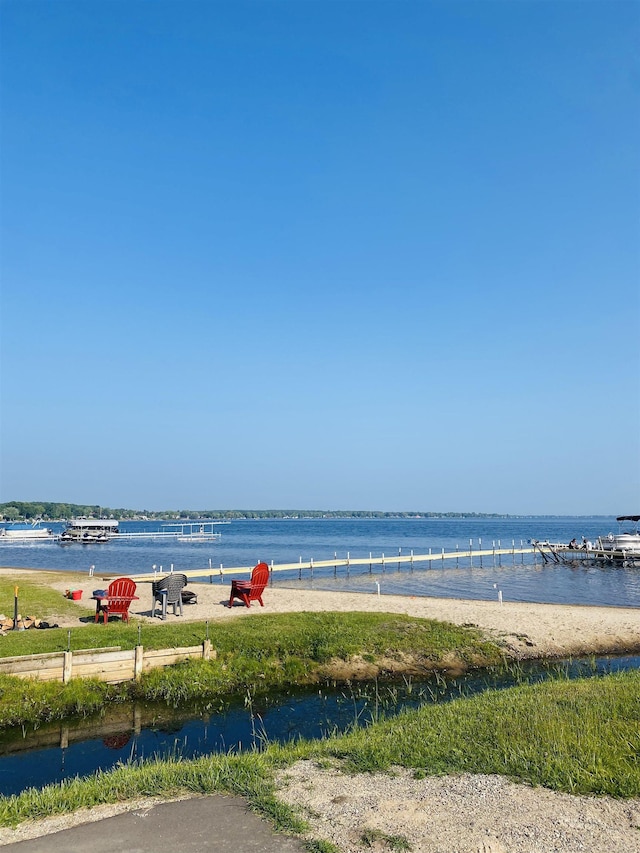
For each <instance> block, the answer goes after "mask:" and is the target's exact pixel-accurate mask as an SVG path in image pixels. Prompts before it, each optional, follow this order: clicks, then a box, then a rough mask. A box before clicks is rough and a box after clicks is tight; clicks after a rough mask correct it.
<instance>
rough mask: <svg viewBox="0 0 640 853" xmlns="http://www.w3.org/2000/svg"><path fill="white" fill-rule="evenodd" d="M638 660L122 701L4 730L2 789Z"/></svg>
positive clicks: (631, 665)
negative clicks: (172, 700)
mask: <svg viewBox="0 0 640 853" xmlns="http://www.w3.org/2000/svg"><path fill="white" fill-rule="evenodd" d="M639 666H640V658H638V657H630V656H627V657H619V658H602V659H593V660H589V661H565V662H560V663H555V664H550V665H546V666H545V665H542V664H534V663H529V664H524V665H520V666H518V667H515V668H514V669H512V670H508V671H500V670H496V671H490V670H479V671H477V672H471V673H468V674H466V675H464V676H461V677H459V678H456V679H448V678H446V677H443V676H442V675H439V676H434V677H432V678H431V679H428V680H424V681H412V680H403V681H401V682H395V683H388V682H387V683H384V682H379V683H374V684H363V685H357V684H356V685H350V686H344V685H343V686H335V685H331V684H327V685H321V686H316V687H314V688H308V689H297V688H294V689H291V690H288V691H286V692H281V693H272V694H269V695H266V696H260V697H257V696H251V695H247V697H245V699H244V700H240V701H233V702H221V703H220V706H219V707H217V708H216V709H215V710H214V711H213V713H212V710H211V709H210V708H209V709H207V710H198V709H197V708H193V707H190V708H188V709H184V708H183V709H171V708H168V707H167V706H166V705H162V706H161V705H136V706H131V705H129V706H116V707H112V708H108V709H107V710H106V712H105V714H104V715H102V716H100V717H97V718H93V719H82V720H75V721H74V720H70V721H65V722H64V723H63V724H61V723H55V724H45V725H40V726H38V728H37V729H35V730H29V729H27V728H25V729H24V730H20V729H18V730H16V729H14V730H12V731H9V732H4V733H2V734H1V735H0V794H4V795H10V794H17V793H19V792H20V791H23V790H24V789H25V788H28V787H37V788H41V787H42V786H44V785H46V784H50V783H55V782H60V781H62V780H64V779H71V778H73V777H74V776H86V775H88V774H90V773H93V772H94V771H96V770H98V769H103V770H108V769H110V768H111V767H114V766H115V765H116V764H118V763H120V762H122V763H127V762H129V761H141V760H144V759H149V758H154V757H168V756H182V757H184V758H195V757H197V756H201V755H208V754H211V753H216V752H229V751H232V752H237V751H241V750H243V749H260V748H261V747H263V746H264V745H265V744H266V743H268V742H271V743H273V742H278V743H286V742H288V741H292V740H296V739H299V738H307V739H314V738H320V737H324V736H326V735H328V734H332V733H334V732H344V731H346V730H347V729H349V728H351V727H353V726H355V725H358V726H362V725H368V724H369V723H370V722H372V721H374V720H378V719H380V718H381V717H383V716H387V717H388V716H393V715H395V714H397V713H399V712H400V711H402V710H403V709H404V708H416V707H419V706H420V705H424V704H432V703H435V702H446V701H449V700H450V699H453V698H457V697H459V696H468V695H471V694H474V693H478V692H481V691H483V690H486V689H489V688H505V687H509V686H511V685H513V684H516V683H527V682H528V683H531V682H536V681H541V680H544V679H546V678H549V677H561V678H575V677H578V676H582V677H598V676H601V675H604V674H607V673H612V672H619V671H622V670H629V669H637V668H638V667H639Z"/></svg>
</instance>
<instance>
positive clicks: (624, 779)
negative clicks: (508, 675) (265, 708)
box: [272, 671, 640, 797]
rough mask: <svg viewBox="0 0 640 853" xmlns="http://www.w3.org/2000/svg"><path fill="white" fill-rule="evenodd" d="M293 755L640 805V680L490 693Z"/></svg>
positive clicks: (618, 677)
mask: <svg viewBox="0 0 640 853" xmlns="http://www.w3.org/2000/svg"><path fill="white" fill-rule="evenodd" d="M291 748H293V749H296V750H297V751H298V755H299V756H300V757H307V758H327V757H335V758H340V759H342V760H343V761H344V762H345V766H346V767H347V769H349V770H350V771H352V772H370V771H377V770H389V769H390V768H391V767H392V766H394V765H399V766H402V767H409V768H413V769H414V770H415V771H416V772H417V773H421V774H428V775H440V774H448V773H462V772H469V773H498V774H501V775H504V776H510V777H514V778H518V779H524V780H526V781H528V782H531V783H532V784H534V785H544V786H546V787H549V788H553V789H554V790H559V791H567V792H569V793H591V794H610V795H612V796H616V797H637V796H640V761H639V760H638V756H639V755H640V672H638V671H633V672H627V673H618V674H615V675H609V676H606V677H603V678H593V679H586V680H575V681H564V680H562V681H560V680H557V681H553V680H552V681H548V682H545V683H542V684H535V685H524V686H519V687H513V688H510V689H508V690H499V691H494V690H492V691H488V692H486V693H482V694H478V695H476V696H472V697H469V698H465V699H456V700H454V701H452V702H450V703H447V704H439V705H425V706H423V707H421V708H420V709H419V710H417V711H409V712H406V713H402V714H400V715H398V716H396V717H394V718H393V719H389V720H385V721H382V722H380V723H376V724H374V725H372V726H370V727H369V728H367V729H354V731H352V732H351V733H349V734H347V735H344V736H338V737H333V738H328V739H327V740H324V741H317V742H313V743H305V744H298V745H296V746H295V747H291ZM272 749H273V750H275V749H276V747H275V746H274V747H272Z"/></svg>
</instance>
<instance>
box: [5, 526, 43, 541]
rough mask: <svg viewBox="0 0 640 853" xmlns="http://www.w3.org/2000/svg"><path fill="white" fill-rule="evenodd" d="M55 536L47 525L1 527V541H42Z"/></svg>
mask: <svg viewBox="0 0 640 853" xmlns="http://www.w3.org/2000/svg"><path fill="white" fill-rule="evenodd" d="M53 537H54V534H53V531H51V530H49V529H48V528H47V527H33V526H26V525H25V526H22V527H3V528H2V529H0V541H2V542H5V543H7V544H8V543H13V544H16V543H18V542H27V543H28V542H42V541H47V540H50V539H52V538H53Z"/></svg>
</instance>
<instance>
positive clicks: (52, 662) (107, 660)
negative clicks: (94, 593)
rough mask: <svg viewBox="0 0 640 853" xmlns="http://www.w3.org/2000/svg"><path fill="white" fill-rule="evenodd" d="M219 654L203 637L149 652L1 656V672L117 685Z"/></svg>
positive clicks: (138, 649)
mask: <svg viewBox="0 0 640 853" xmlns="http://www.w3.org/2000/svg"><path fill="white" fill-rule="evenodd" d="M216 654H217V653H216V651H215V649H212V648H211V640H204V641H203V642H202V643H201V644H200V645H199V646H186V647H184V648H174V649H147V650H146V651H145V650H144V648H143V646H136V647H135V648H133V649H125V650H122V649H121V648H120V647H119V646H112V647H110V648H104V649H80V650H78V651H75V652H71V651H69V652H49V653H46V654H40V655H21V656H20V657H9V658H0V673H3V674H4V675H15V676H18V677H19V678H35V679H37V680H38V681H62V682H63V683H64V684H66V683H67V682H68V681H69V680H70V679H71V678H96V679H98V680H99V681H107V682H109V683H112V684H115V683H117V682H119V681H132V680H134V679H135V680H137V679H138V678H140V676H141V674H142V673H143V672H148V671H149V670H150V669H157V668H159V667H164V666H173V664H176V663H180V662H181V661H183V660H189V659H190V658H201V659H203V660H209V659H211V658H214V659H215V657H216Z"/></svg>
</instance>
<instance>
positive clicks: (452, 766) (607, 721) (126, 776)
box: [0, 672, 640, 849]
mask: <svg viewBox="0 0 640 853" xmlns="http://www.w3.org/2000/svg"><path fill="white" fill-rule="evenodd" d="M639 754H640V673H638V672H627V673H618V674H615V675H608V676H605V677H603V678H593V679H586V680H577V681H555V682H554V681H551V682H545V683H540V684H535V685H528V686H521V687H514V688H510V689H508V690H502V691H489V692H488V693H485V694H481V695H477V696H473V697H470V698H464V699H457V700H455V701H453V702H451V703H448V704H446V705H432V706H425V707H423V708H421V709H419V710H416V711H407V712H405V713H403V714H401V715H400V716H398V717H396V718H394V719H390V720H386V721H382V722H378V723H373V724H372V725H370V726H369V727H368V728H367V729H364V730H355V731H353V732H351V733H350V734H347V735H342V736H334V737H329V738H326V739H325V740H321V741H313V742H296V743H294V744H288V745H277V744H271V745H267V746H266V748H265V749H264V750H261V751H251V752H247V753H244V754H241V755H212V756H207V757H205V758H199V759H195V760H191V761H187V760H181V759H180V758H173V759H170V760H167V761H150V762H147V763H144V764H134V765H131V766H121V767H117V768H116V769H114V770H112V771H109V772H104V773H103V772H98V773H96V774H94V775H93V776H91V777H89V778H87V779H74V780H71V781H68V782H64V783H60V784H58V785H50V786H47V787H46V788H44V789H42V790H37V789H30V790H28V791H24V792H23V793H22V794H20V795H18V796H12V797H5V798H0V825H4V826H12V825H15V824H17V823H19V822H21V821H23V820H26V819H28V818H34V817H42V816H46V815H53V814H59V813H61V812H66V811H73V810H75V809H78V808H81V807H85V808H90V807H92V806H94V805H97V804H99V803H110V802H118V801H121V800H127V799H133V798H135V797H138V796H153V795H157V796H160V797H171V796H175V795H177V794H180V793H184V792H187V793H199V794H206V793H213V792H216V791H224V792H230V793H235V794H239V795H242V796H244V797H246V798H247V799H248V800H249V802H250V803H251V804H252V805H253V807H254V808H256V809H257V810H258V811H260V812H261V813H262V814H263V815H265V816H267V817H269V819H270V820H272V821H273V822H274V823H275V824H276V825H277V826H278V827H279V828H281V829H287V830H288V831H300V830H301V829H302V828H303V825H302V824H301V823H300V821H299V820H297V818H296V817H295V814H294V813H293V812H292V811H291V809H289V808H288V807H287V806H284V805H283V804H282V803H280V802H279V801H278V798H277V793H276V791H275V788H274V774H275V771H276V769H279V768H283V767H286V766H288V765H290V764H292V763H294V762H295V761H297V760H298V759H300V758H306V759H312V760H315V761H318V762H323V763H324V762H326V761H331V762H333V763H336V764H337V766H339V767H342V768H343V769H344V771H345V772H349V773H353V774H357V773H363V772H372V771H389V770H391V769H392V768H394V767H397V766H400V767H406V768H411V769H413V770H414V772H415V774H416V776H427V775H442V774H450V773H463V772H466V773H498V774H501V775H505V776H508V777H510V778H512V779H517V780H522V781H525V782H529V783H531V784H533V785H543V786H545V787H548V788H551V789H553V790H558V791H566V792H569V793H573V794H577V793H581V794H609V795H611V796H614V797H638V796H640V762H639V761H638V755H639ZM357 784H358V783H357V776H356V777H355V778H354V781H353V786H354V790H357ZM318 849H320V848H318Z"/></svg>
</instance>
